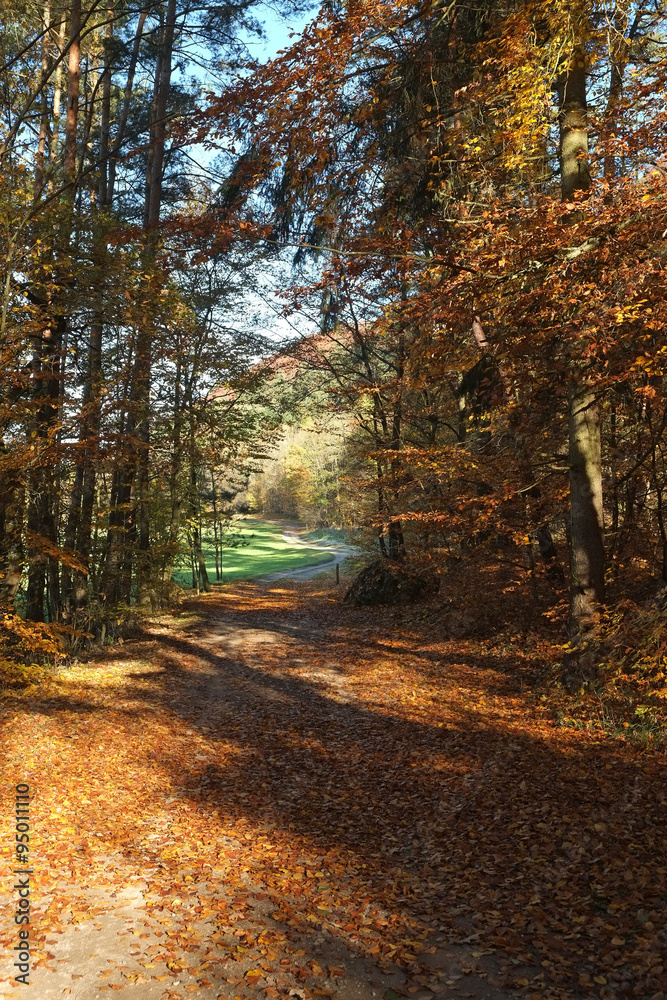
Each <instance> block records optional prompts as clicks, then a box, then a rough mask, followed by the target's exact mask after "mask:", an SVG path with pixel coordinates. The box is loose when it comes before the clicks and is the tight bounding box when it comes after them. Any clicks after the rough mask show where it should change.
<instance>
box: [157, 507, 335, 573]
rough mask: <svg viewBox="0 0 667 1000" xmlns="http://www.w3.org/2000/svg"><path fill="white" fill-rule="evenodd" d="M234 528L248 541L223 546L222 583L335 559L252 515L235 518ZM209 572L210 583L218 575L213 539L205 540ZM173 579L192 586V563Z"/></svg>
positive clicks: (180, 569) (280, 528)
mask: <svg viewBox="0 0 667 1000" xmlns="http://www.w3.org/2000/svg"><path fill="white" fill-rule="evenodd" d="M235 527H237V528H240V529H241V533H242V535H243V538H244V540H245V542H246V544H244V545H242V546H240V547H238V548H229V549H224V548H223V549H222V551H221V560H220V561H221V563H222V581H221V582H222V583H231V582H232V581H233V580H253V579H255V578H256V577H258V576H268V575H269V573H278V572H280V570H283V569H299V568H300V567H302V566H317V565H318V564H320V563H322V564H325V563H328V562H331V561H332V560H333V558H334V557H333V555H332V554H331V553H330V552H326V551H324V550H318V549H306V548H301V547H300V546H298V545H293V544H291V543H290V542H286V541H284V539H283V538H282V534H283V531H284V530H285V528H284V526H283V525H282V524H275V523H271V522H269V521H259V520H256V519H255V518H252V517H240V518H238V519H235ZM203 549H204V556H205V558H206V571H207V573H208V576H209V580H210V581H211V583H216V582H217V581H216V578H215V547H214V545H213V539H212V538H209V539H206V540H205V541H204V546H203ZM188 563H189V560H188ZM174 582H175V583H177V584H178V585H179V586H180V587H191V586H192V571H191V569H190V566H189V564H184V565H182V566H180V567H179V568H178V569H177V570H176V572H175V573H174Z"/></svg>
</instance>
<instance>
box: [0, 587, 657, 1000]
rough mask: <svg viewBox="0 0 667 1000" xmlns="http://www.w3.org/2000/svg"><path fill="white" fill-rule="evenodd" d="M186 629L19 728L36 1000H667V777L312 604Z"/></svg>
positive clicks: (410, 647) (175, 623)
mask: <svg viewBox="0 0 667 1000" xmlns="http://www.w3.org/2000/svg"><path fill="white" fill-rule="evenodd" d="M193 609H194V610H195V611H196V612H197V614H196V616H195V617H194V618H193V617H192V615H190V616H188V617H183V618H182V619H179V617H178V616H177V615H176V616H174V617H172V618H169V617H167V618H163V619H160V620H159V621H157V622H156V623H155V625H154V626H153V627H152V629H151V630H150V632H151V634H149V635H147V636H146V638H145V639H144V640H143V641H141V642H137V643H133V644H129V645H126V646H124V647H123V648H122V650H118V649H116V650H114V651H113V652H111V653H109V654H106V655H105V656H101V657H99V658H97V659H94V660H93V661H91V662H90V663H88V664H84V665H82V666H79V667H77V668H75V669H73V670H71V671H68V672H66V673H65V674H63V675H62V676H61V677H59V678H57V679H56V680H54V682H53V683H51V684H50V685H49V686H48V687H43V688H40V689H37V690H33V691H31V692H27V693H23V694H19V695H12V696H11V697H10V698H8V700H7V709H8V717H7V721H6V724H5V736H4V738H5V741H6V747H7V757H6V761H5V765H4V768H3V770H4V777H5V787H6V788H7V787H10V788H11V786H12V785H13V784H15V783H16V782H18V781H27V782H28V783H29V784H30V785H31V788H32V789H33V795H34V799H33V802H32V806H31V825H32V828H33V831H34V841H32V842H31V847H32V848H33V854H32V860H33V861H34V866H35V875H34V879H33V893H34V895H33V899H34V911H33V921H34V923H33V926H34V928H35V932H36V936H37V937H38V938H39V940H38V941H37V945H38V946H37V948H36V960H37V967H36V968H35V969H34V975H33V978H34V982H35V984H38V985H39V996H40V1000H50V997H51V996H54V997H55V996H71V997H73V998H74V1000H78V998H79V997H81V998H82V1000H83V998H85V1000H89V998H91V997H92V996H99V997H104V996H111V995H112V993H114V992H116V991H118V992H120V991H121V990H123V995H124V996H128V997H132V998H135V997H136V998H137V1000H153V997H156V998H162V1000H167V997H168V996H169V997H176V996H178V997H186V996H188V995H189V993H191V992H192V993H194V992H198V993H200V994H202V996H203V998H204V1000H208V998H209V997H211V998H213V997H216V998H217V997H225V998H227V997H229V998H233V997H241V998H243V1000H245V998H248V997H255V996H261V997H267V998H271V997H290V996H296V997H303V998H304V1000H306V998H307V1000H310V998H311V997H317V996H323V997H327V996H330V997H334V998H338V1000H366V998H368V1000H373V998H375V997H377V998H385V1000H391V997H392V996H393V995H395V996H397V997H403V996H408V997H417V998H418V1000H421V998H422V997H426V996H443V997H448V996H473V997H480V998H484V1000H501V998H502V997H507V996H513V995H523V996H526V997H532V998H540V1000H550V998H553V1000H567V998H570V997H576V998H580V997H581V998H588V997H591V998H593V997H595V998H600V1000H606V998H612V997H614V998H615V997H624V996H627V997H639V998H641V1000H653V998H655V1000H663V998H662V997H661V993H662V992H663V991H664V975H665V973H664V965H663V957H662V956H663V954H664V931H665V857H666V854H665V829H664V800H665V796H664V780H663V776H664V757H663V758H661V757H660V755H659V754H649V753H639V752H638V751H637V750H634V749H632V748H629V747H627V746H626V747H624V746H622V745H620V744H618V742H615V741H612V740H610V739H608V738H604V737H602V736H601V735H600V734H597V735H596V734H594V733H586V732H573V731H569V730H568V731H565V730H559V729H556V728H554V727H553V725H552V724H551V722H550V721H549V719H548V717H547V714H546V712H545V711H544V709H543V708H542V707H541V706H537V707H536V706H534V705H532V704H530V703H529V701H528V698H527V696H526V695H525V694H524V693H523V692H522V691H521V685H520V683H519V682H518V680H517V670H518V666H519V665H517V664H516V663H515V664H514V665H513V663H512V658H513V657H514V659H515V661H516V660H517V659H518V658H519V656H518V654H517V653H516V652H514V653H512V654H507V655H506V654H505V653H503V652H502V650H501V649H500V648H499V647H498V646H497V645H496V646H495V647H493V646H492V644H491V643H490V642H489V641H488V640H487V641H484V642H482V641H476V642H472V641H463V640H456V641H451V640H448V639H447V638H446V637H445V638H443V637H442V636H438V635H437V634H435V633H432V634H429V632H428V630H427V629H426V628H425V627H423V626H420V624H419V622H418V620H416V619H411V618H410V617H409V616H406V615H405V614H403V613H401V612H399V611H395V610H392V609H386V610H381V611H378V610H377V609H373V611H368V610H364V609H349V608H343V607H341V606H340V605H339V604H338V603H337V602H336V601H335V600H334V599H333V597H332V595H331V594H329V593H327V592H326V591H319V590H318V587H317V585H313V584H311V585H308V586H303V585H301V586H297V585H295V586H292V587H282V588H273V589H265V588H261V587H257V586H251V585H238V586H235V587H233V588H230V589H225V590H223V591H221V592H219V593H217V594H215V595H212V596H211V597H207V598H202V599H200V601H199V602H198V603H196V604H193V606H192V608H191V610H193ZM10 821H11V816H10V815H9V810H5V815H4V816H3V825H4V826H5V830H4V831H3V837H4V841H3V842H4V843H9V842H10V840H9V838H10V830H9V823H10ZM5 886H6V887H7V891H6V894H5V900H4V902H5V903H6V904H7V912H8V913H10V914H11V913H12V912H13V901H12V895H11V888H10V886H9V883H7V882H6V883H5ZM4 928H5V933H4V943H5V945H6V947H7V953H10V950H11V947H12V946H13V944H14V941H13V938H14V936H15V933H14V929H13V925H12V923H11V920H7V921H5V922H4ZM96 941H99V947H98V946H96V945H95V942H96ZM3 972H9V973H11V969H10V968H9V966H6V967H5V969H3ZM78 977H81V978H78ZM65 980H67V983H66V985H63V984H64V983H65ZM7 990H8V992H9V993H10V995H13V994H14V992H15V988H13V987H11V986H8V987H7ZM92 990H94V992H91V991H92ZM67 991H69V992H67Z"/></svg>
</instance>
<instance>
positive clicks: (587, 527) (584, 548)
mask: <svg viewBox="0 0 667 1000" xmlns="http://www.w3.org/2000/svg"><path fill="white" fill-rule="evenodd" d="M569 434H570V456H569V457H570V583H571V586H570V634H571V635H572V636H576V635H579V634H585V633H586V632H587V631H588V630H589V629H590V627H591V626H592V625H593V624H594V623H595V620H596V617H597V608H598V606H599V605H600V604H601V603H602V602H603V601H604V541H603V513H602V458H601V446H600V445H601V442H600V413H599V407H598V403H597V400H596V398H595V394H594V392H593V390H592V389H591V388H590V386H588V385H586V384H585V383H574V382H573V383H572V384H571V385H570V393H569Z"/></svg>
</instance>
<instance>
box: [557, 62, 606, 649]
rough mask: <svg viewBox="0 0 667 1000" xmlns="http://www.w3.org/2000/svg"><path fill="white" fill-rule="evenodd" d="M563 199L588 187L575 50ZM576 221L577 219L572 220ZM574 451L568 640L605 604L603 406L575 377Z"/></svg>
mask: <svg viewBox="0 0 667 1000" xmlns="http://www.w3.org/2000/svg"><path fill="white" fill-rule="evenodd" d="M558 97H559V104H560V114H559V122H560V143H559V156H560V167H561V195H562V198H563V200H564V201H569V200H570V199H571V198H572V197H573V195H574V193H575V191H585V190H587V189H588V188H589V187H590V183H591V177H590V172H589V168H588V117H587V108H586V51H585V48H584V46H583V44H582V45H579V46H577V47H576V48H575V49H574V51H573V53H572V58H571V61H570V65H569V67H568V69H567V71H566V72H565V73H564V74H563V76H562V77H561V80H560V82H559V88H558ZM572 221H573V222H575V221H577V218H573V219H572ZM568 427H569V439H570V444H569V452H570V623H569V628H570V636H571V637H572V638H575V637H577V636H579V635H585V634H586V633H587V632H588V631H589V630H590V629H591V627H592V625H593V624H594V622H595V619H596V616H597V605H599V604H600V603H601V602H602V601H603V600H604V538H603V517H602V461H601V451H602V448H601V436H600V411H599V403H598V401H597V397H596V395H595V392H594V391H593V388H592V386H591V385H590V384H589V383H588V382H587V380H586V379H585V378H584V377H582V375H581V374H580V373H576V374H575V373H573V378H572V381H571V384H570V387H569V392H568Z"/></svg>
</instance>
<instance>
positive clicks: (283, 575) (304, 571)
mask: <svg viewBox="0 0 667 1000" xmlns="http://www.w3.org/2000/svg"><path fill="white" fill-rule="evenodd" d="M282 538H283V541H285V542H289V543H291V544H292V545H299V546H301V547H303V548H309V549H316V550H317V551H321V552H326V553H330V554H331V555H333V559H330V558H327V559H324V560H323V561H322V562H320V563H316V564H315V565H314V566H302V567H301V568H300V569H299V568H295V569H281V570H278V571H277V572H275V573H268V574H267V575H266V576H261V577H258V578H257V579H256V581H255V582H256V583H273V582H274V581H275V580H312V579H313V577H315V576H319V574H320V573H322V572H323V571H324V570H325V569H328V568H329V567H331V568H332V569H333V568H335V567H336V566H338V565H340V564H341V563H342V562H344V561H345V560H346V559H348V558H349V557H350V556H356V555H359V549H357V548H354V546H352V545H345V544H344V543H343V542H337V541H335V540H334V539H330V540H326V543H325V544H322V542H311V541H306V540H305V539H303V538H301V536H300V535H299V533H298V531H296V530H294V529H292V528H286V529H285V531H284V532H283V535H282Z"/></svg>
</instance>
